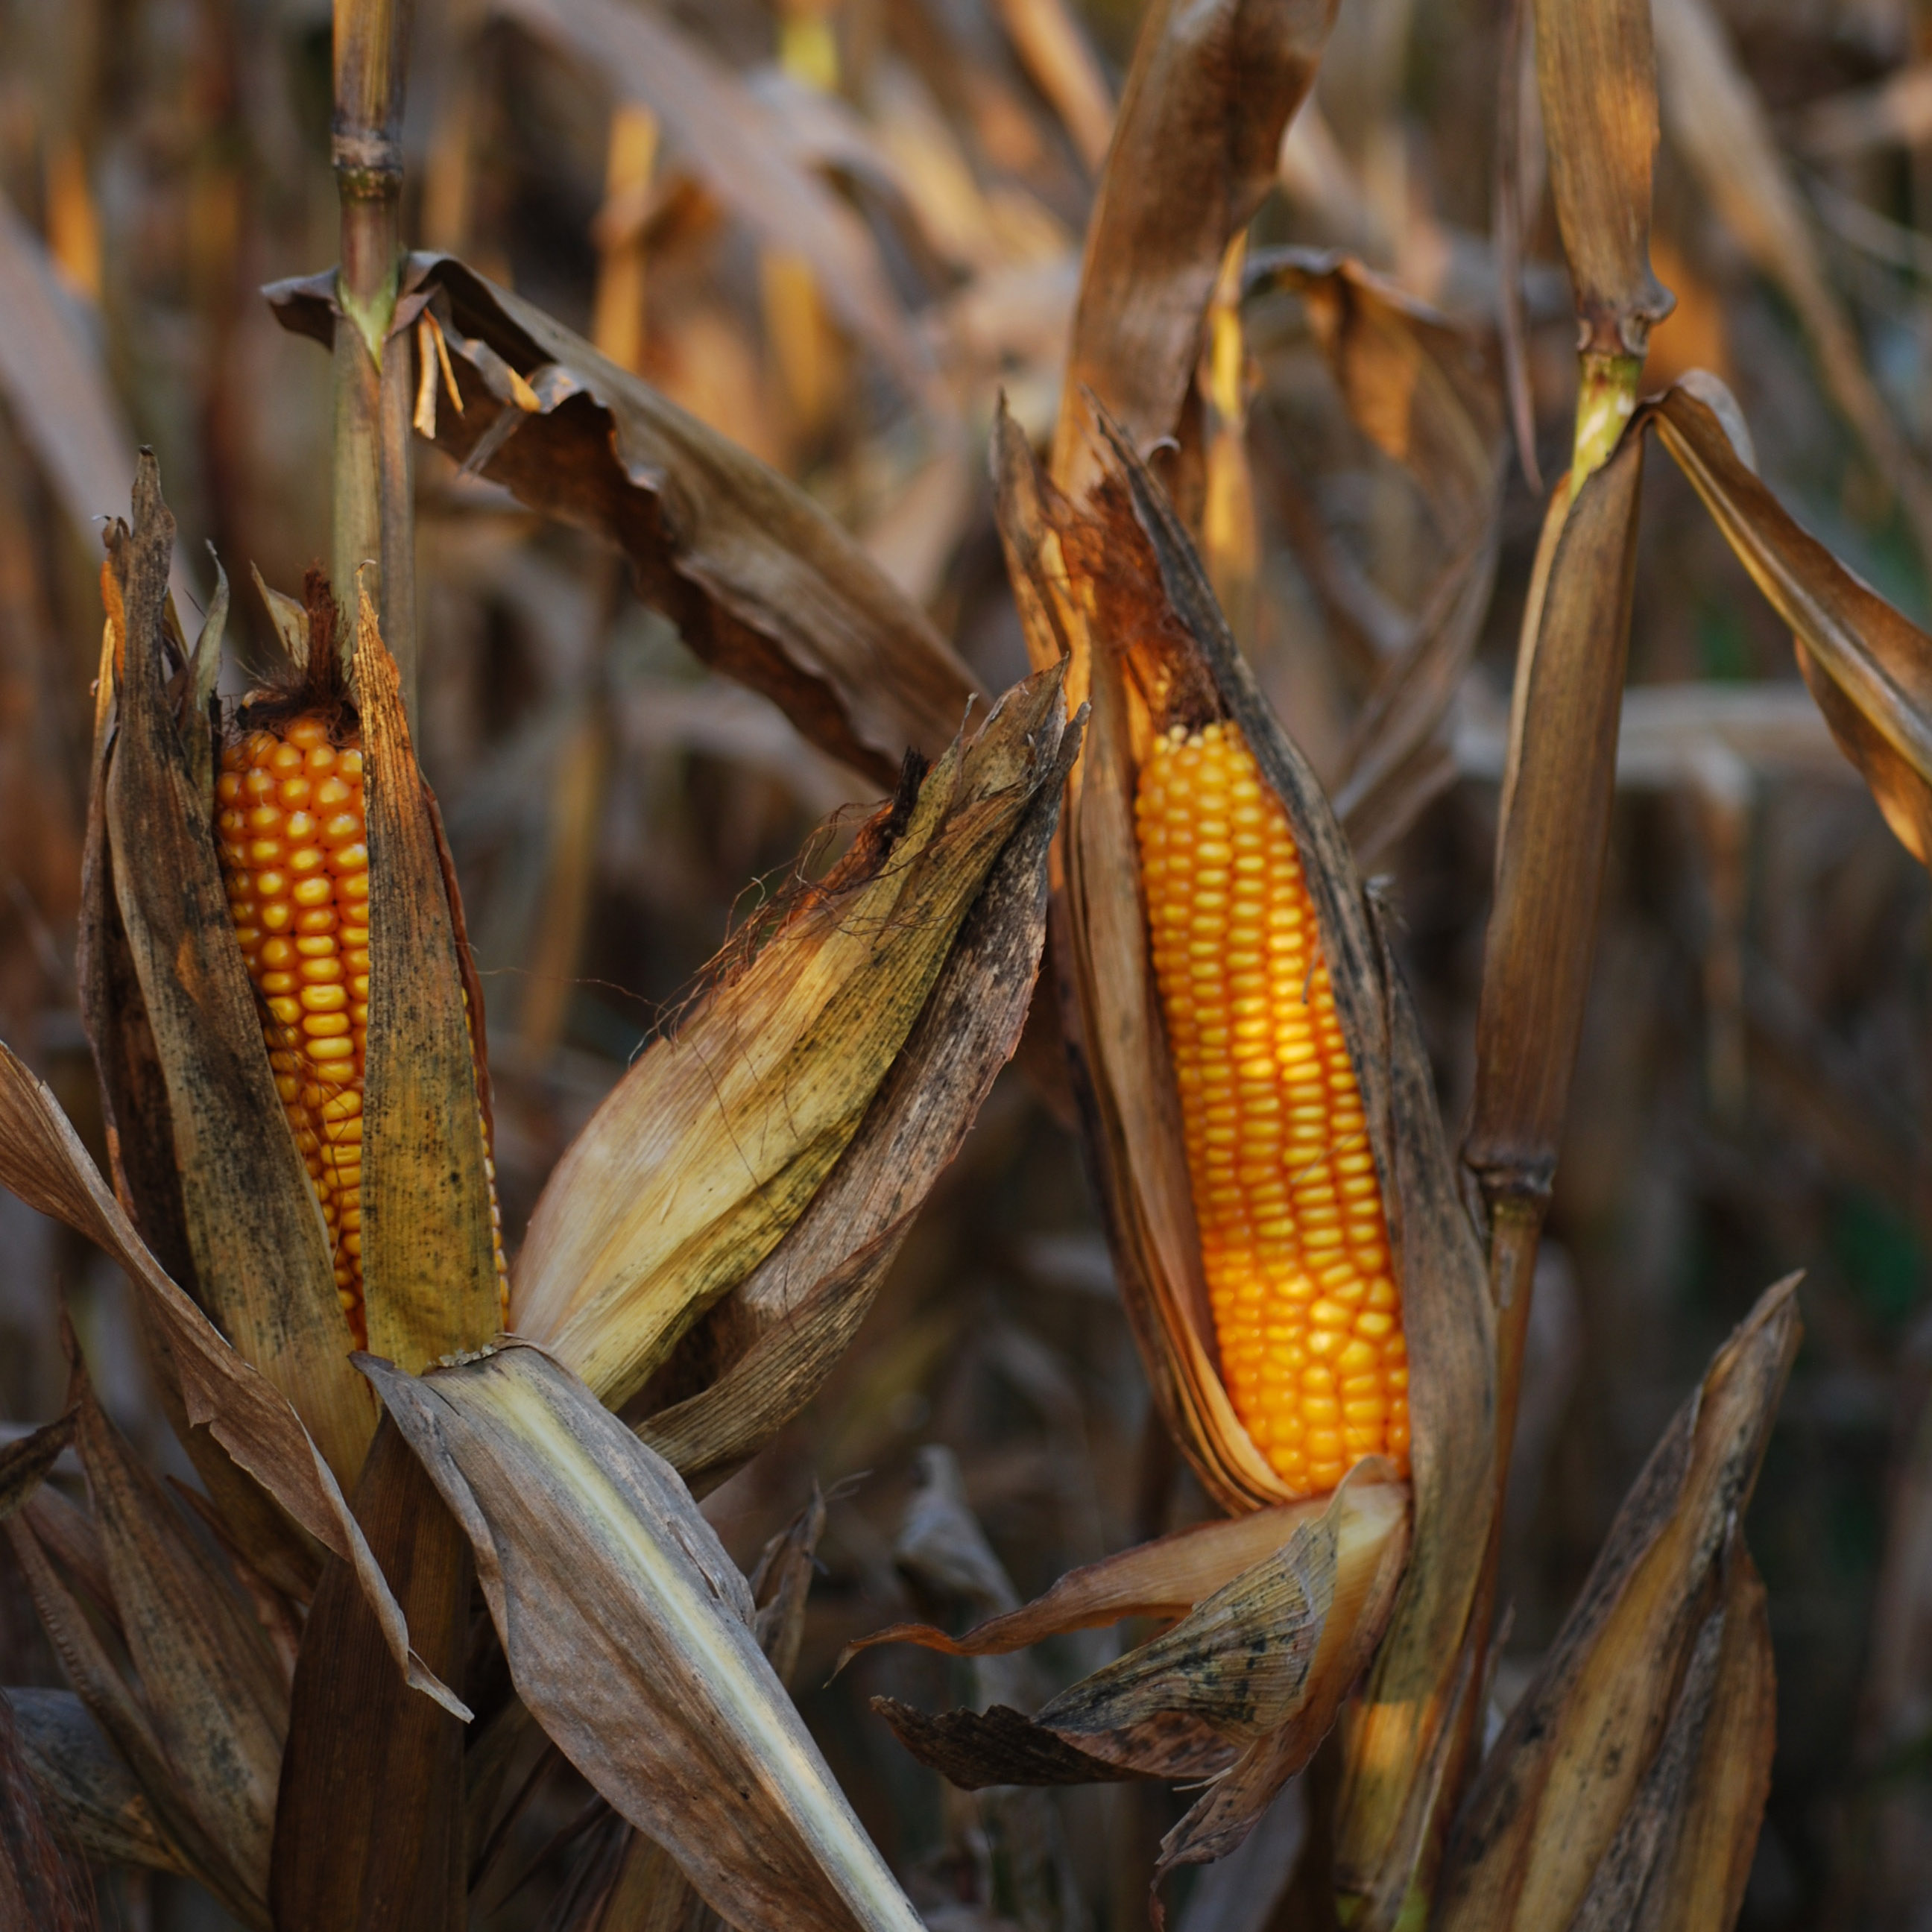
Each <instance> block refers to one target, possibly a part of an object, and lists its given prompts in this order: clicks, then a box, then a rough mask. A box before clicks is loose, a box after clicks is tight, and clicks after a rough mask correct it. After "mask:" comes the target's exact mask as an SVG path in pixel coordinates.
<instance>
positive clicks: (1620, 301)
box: [1535, 0, 1671, 361]
mask: <svg viewBox="0 0 1932 1932" xmlns="http://www.w3.org/2000/svg"><path fill="white" fill-rule="evenodd" d="M1535 5H1536V75H1537V84H1538V89H1539V90H1540V92H1541V94H1542V96H1543V122H1544V130H1545V134H1546V137H1547V140H1548V142H1549V147H1550V191H1551V195H1552V198H1553V199H1554V200H1555V202H1556V219H1557V222H1558V224H1559V226H1560V227H1561V228H1562V232H1563V248H1564V252H1565V254H1566V255H1568V257H1569V260H1570V275H1571V282H1572V284H1574V288H1575V291H1576V298H1577V318H1578V320H1579V323H1580V347H1582V348H1583V350H1585V351H1586V353H1590V354H1592V355H1597V356H1634V357H1636V358H1637V359H1639V360H1640V361H1641V360H1642V359H1643V353H1644V350H1645V348H1646V344H1648V341H1649V335H1650V329H1651V325H1652V323H1655V322H1658V321H1659V320H1661V319H1662V318H1663V317H1664V316H1666V315H1667V314H1670V308H1671V298H1670V295H1669V293H1667V291H1666V290H1664V289H1663V288H1662V287H1660V286H1659V284H1658V281H1657V278H1656V277H1655V275H1652V273H1651V268H1650V179H1651V169H1652V164H1653V163H1654V162H1655V159H1656V155H1657V58H1656V53H1655V49H1654V48H1653V47H1652V43H1651V23H1650V13H1651V7H1650V0H1535Z"/></svg>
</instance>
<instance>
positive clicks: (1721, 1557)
mask: <svg viewBox="0 0 1932 1932" xmlns="http://www.w3.org/2000/svg"><path fill="white" fill-rule="evenodd" d="M1797 1280H1798V1278H1797V1277H1796V1276H1795V1275H1794V1276H1792V1277H1789V1278H1788V1279H1787V1280H1784V1281H1781V1282H1780V1283H1778V1284H1777V1286H1775V1287H1773V1288H1771V1289H1767V1290H1766V1292H1765V1294H1764V1295H1763V1298H1761V1299H1760V1301H1759V1303H1758V1304H1757V1307H1756V1308H1754V1310H1752V1312H1751V1314H1750V1315H1749V1316H1748V1317H1747V1318H1746V1319H1745V1321H1744V1322H1742V1323H1741V1324H1740V1325H1739V1327H1738V1328H1737V1330H1736V1332H1735V1333H1734V1334H1733V1335H1732V1337H1730V1340H1729V1341H1727V1343H1725V1345H1724V1347H1723V1348H1722V1349H1720V1350H1719V1351H1718V1354H1717V1355H1716V1356H1715V1358H1713V1359H1712V1363H1711V1366H1710V1367H1709V1370H1706V1373H1705V1376H1704V1379H1703V1382H1702V1384H1701V1385H1700V1387H1699V1388H1697V1391H1695V1392H1694V1394H1693V1395H1692V1396H1691V1399H1690V1400H1689V1401H1688V1402H1687V1403H1685V1406H1684V1407H1683V1408H1682V1409H1680V1410H1679V1412H1678V1414H1677V1416H1676V1420H1675V1421H1673V1423H1672V1424H1671V1426H1670V1428H1669V1429H1668V1430H1667V1431H1666V1432H1665V1433H1664V1439H1663V1440H1662V1441H1661V1442H1660V1443H1659V1444H1658V1447H1657V1448H1656V1449H1655V1451H1652V1455H1651V1458H1650V1460H1649V1463H1646V1466H1645V1467H1644V1469H1643V1473H1642V1474H1641V1475H1640V1476H1639V1477H1638V1478H1637V1482H1636V1484H1634V1487H1632V1489H1631V1493H1630V1494H1629V1496H1628V1498H1626V1499H1625V1503H1624V1506H1623V1508H1622V1511H1620V1512H1619V1514H1618V1517H1617V1520H1616V1523H1614V1524H1613V1526H1612V1527H1611V1530H1610V1537H1609V1539H1608V1541H1607V1542H1606V1543H1605V1544H1604V1549H1603V1550H1602V1553H1601V1554H1600V1555H1599V1556H1598V1559H1597V1562H1596V1565H1595V1568H1593V1569H1592V1571H1591V1574H1590V1577H1589V1580H1588V1581H1587V1582H1586V1583H1585V1585H1584V1586H1583V1592H1582V1595H1580V1597H1579V1598H1578V1600H1577V1606H1576V1607H1575V1609H1574V1610H1572V1611H1571V1614H1570V1616H1569V1618H1568V1621H1567V1622H1565V1625H1564V1627H1563V1628H1562V1631H1560V1632H1559V1634H1558V1637H1557V1639H1556V1643H1554V1644H1553V1646H1551V1648H1550V1652H1549V1655H1548V1656H1547V1658H1546V1659H1545V1661H1544V1666H1543V1668H1542V1669H1541V1671H1540V1672H1539V1673H1538V1675H1537V1677H1536V1679H1535V1681H1534V1682H1532V1685H1530V1687H1529V1689H1528V1690H1527V1691H1526V1692H1525V1693H1524V1694H1523V1700H1522V1701H1521V1703H1519V1704H1518V1705H1517V1708H1516V1709H1515V1711H1514V1712H1513V1713H1512V1715H1511V1718H1510V1721H1509V1722H1508V1724H1507V1725H1506V1726H1505V1727H1504V1730H1503V1734H1502V1736H1501V1737H1500V1738H1499V1739H1498V1740H1497V1742H1496V1747H1495V1748H1494V1749H1493V1751H1491V1752H1490V1755H1489V1757H1488V1758H1487V1760H1485V1762H1484V1766H1483V1768H1482V1770H1481V1772H1480V1773H1479V1774H1478V1777H1477V1779H1476V1781H1475V1785H1474V1787H1473V1788H1472V1790H1471V1792H1470V1793H1469V1799H1468V1800H1467V1802H1466V1805H1465V1806H1464V1808H1463V1813H1462V1815H1461V1817H1460V1820H1459V1821H1458V1823H1457V1832H1456V1836H1455V1838H1454V1840H1453V1841H1451V1846H1450V1848H1449V1852H1448V1857H1447V1858H1446V1859H1445V1862H1444V1865H1443V1869H1442V1884H1441V1889H1440V1891H1439V1895H1438V1901H1437V1917H1436V1920H1435V1921H1433V1922H1434V1923H1436V1924H1439V1925H1440V1926H1442V1927H1444V1928H1445V1932H1465V1928H1468V1932H1475V1928H1477V1927H1481V1928H1482V1932H1505V1928H1508V1927H1517V1926H1520V1927H1526V1928H1527V1927H1545V1926H1567V1927H1573V1928H1589V1932H1597V1928H1599V1927H1608V1926H1610V1925H1638V1926H1643V1927H1663V1926H1670V1927H1679V1926H1682V1927H1691V1926H1711V1927H1715V1926H1721V1925H1728V1924H1730V1921H1731V1919H1732V1918H1733V1917H1734V1916H1735V1915H1736V1911H1737V1908H1738V1906H1739V1903H1741V1901H1742V1889H1743V1879H1744V1875H1745V1872H1746V1871H1747V1870H1748V1868H1749V1864H1750V1848H1751V1844H1752V1843H1753V1842H1754V1840H1755V1838H1756V1837H1757V1819H1758V1817H1759V1815H1760V1814H1761V1812H1762V1811H1763V1802H1764V1795H1765V1792H1766V1789H1767V1787H1768V1784H1769V1771H1770V1758H1771V1745H1772V1715H1773V1712H1772V1697H1771V1696H1770V1671H1771V1658H1770V1646H1769V1632H1768V1631H1767V1630H1766V1627H1765V1624H1764V1619H1763V1589H1762V1586H1760V1584H1759V1583H1757V1577H1756V1573H1755V1572H1754V1571H1753V1569H1752V1568H1751V1559H1750V1557H1749V1556H1748V1554H1747V1553H1746V1552H1745V1548H1744V1543H1743V1538H1742V1531H1741V1529H1740V1527H1739V1526H1740V1523H1741V1522H1742V1518H1743V1517H1744V1514H1745V1510H1746V1508H1747V1507H1748V1504H1749V1502H1750V1500H1751V1490H1752V1487H1753V1486H1754V1484H1755V1482H1756V1481H1757V1472H1758V1467H1759V1465H1760V1463H1761V1461H1762V1460H1763V1455H1764V1449H1765V1444H1766V1441H1767V1440H1768V1439H1769V1435H1770V1432H1771V1424H1772V1417H1773V1415H1775V1412H1776V1409H1777V1406H1778V1395H1779V1393H1780V1391H1781V1390H1782V1388H1783V1387H1784V1378H1785V1376H1786V1374H1787V1372H1788V1371H1789V1370H1790V1365H1791V1359H1792V1357H1793V1355H1795V1354H1796V1351H1797V1346H1798V1333H1799V1325H1798V1316H1797V1306H1796V1286H1797Z"/></svg>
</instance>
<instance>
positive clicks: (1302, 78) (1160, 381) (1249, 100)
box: [1052, 0, 1335, 495]
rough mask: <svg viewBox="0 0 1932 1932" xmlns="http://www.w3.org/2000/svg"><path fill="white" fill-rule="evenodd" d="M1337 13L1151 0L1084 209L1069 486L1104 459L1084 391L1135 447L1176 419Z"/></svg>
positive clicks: (1056, 457)
mask: <svg viewBox="0 0 1932 1932" xmlns="http://www.w3.org/2000/svg"><path fill="white" fill-rule="evenodd" d="M1334 12H1335V10H1334V6H1333V5H1331V4H1330V0H1211V4H1208V5H1198V4H1190V0H1160V4H1157V5H1155V6H1154V7H1150V8H1149V9H1148V13H1147V14H1146V17H1145V19H1144V20H1142V23H1141V28H1140V35H1139V39H1138V40H1136V43H1135V47H1134V61H1133V68H1131V69H1130V71H1129V73H1128V75H1127V85H1126V86H1125V88H1124V89H1123V91H1122V93H1121V104H1120V108H1119V111H1118V114H1117V115H1116V117H1115V128H1114V139H1113V145H1112V148H1110V149H1109V153H1108V157H1107V168H1106V173H1105V175H1103V177H1102V180H1101V183H1100V194H1099V196H1098V198H1097V199H1096V201H1095V202H1094V212H1093V215H1092V217H1091V220H1089V223H1088V229H1087V248H1086V254H1085V258H1084V260H1083V262H1082V268H1081V278H1080V296H1079V304H1078V306H1077V307H1076V310H1075V312H1074V319H1073V344H1072V347H1071V350H1070V355H1069V359H1068V362H1067V378H1066V383H1065V386H1064V388H1063V389H1062V390H1061V408H1060V422H1059V425H1058V428H1057V429H1056V431H1055V436H1054V446H1053V460H1052V475H1053V478H1054V481H1055V482H1056V483H1058V484H1059V485H1060V487H1061V488H1062V489H1064V490H1067V492H1068V493H1070V494H1073V495H1077V494H1078V493H1079V492H1080V491H1081V490H1082V489H1084V488H1085V486H1086V484H1088V483H1089V482H1090V481H1092V479H1093V477H1094V475H1095V473H1096V471H1097V461H1096V458H1097V454H1098V452H1097V446H1095V444H1094V442H1093V440H1092V437H1093V427H1094V419H1093V416H1092V415H1091V413H1090V411H1089V409H1088V404H1087V401H1086V400H1085V398H1086V397H1087V395H1088V392H1091V393H1092V395H1094V397H1096V398H1098V399H1099V401H1100V404H1102V405H1103V407H1105V408H1106V410H1109V411H1110V412H1111V413H1112V414H1113V415H1114V416H1116V417H1117V418H1118V419H1119V420H1120V422H1121V423H1122V425H1124V428H1125V429H1126V431H1127V434H1128V435H1129V436H1130V437H1131V438H1132V440H1133V443H1134V445H1135V446H1136V449H1146V448H1147V447H1148V446H1149V445H1150V444H1151V443H1154V442H1156V441H1157V440H1159V439H1160V437H1164V436H1166V435H1168V434H1169V433H1170V432H1171V431H1172V429H1173V428H1174V425H1175V421H1176V419H1178V416H1179V415H1180V413H1181V401H1182V399H1183V398H1184V396H1185V395H1187V386H1188V383H1189V382H1190V380H1191V378H1192V377H1193V371H1194V364H1195V358H1196V352H1197V350H1198V348H1199V338H1200V332H1201V323H1202V317H1203V316H1204V315H1205V313H1206V311H1207V308H1208V297H1209V296H1210V295H1211V293H1212V292H1213V290H1214V278H1215V277H1216V275H1217V273H1218V272H1220V266H1221V257H1222V255H1223V253H1224V252H1225V251H1226V248H1227V245H1228V243H1229V239H1230V238H1231V237H1232V236H1234V235H1235V233H1237V232H1238V230H1240V229H1242V228H1244V227H1245V226H1247V222H1248V220H1249V217H1250V216H1251V215H1253V213H1254V211H1255V210H1256V208H1258V207H1259V205H1261V202H1262V197H1263V196H1265V194H1266V193H1268V190H1269V188H1270V187H1271V186H1272V185H1273V184H1274V175H1275V163H1276V157H1277V155H1278V154H1279V153H1280V148H1281V136H1282V130H1283V129H1284V128H1285V127H1286V126H1287V125H1288V123H1289V119H1290V118H1291V117H1292V115H1293V114H1294V113H1295V110H1296V109H1297V108H1298V107H1300V106H1301V102H1302V100H1303V98H1304V96H1305V95H1307V92H1308V89H1309V86H1310V83H1312V82H1313V80H1314V78H1315V69H1316V63H1317V62H1319V60H1320V59H1321V58H1322V48H1323V47H1324V46H1325V45H1326V43H1327V41H1328V29H1329V26H1330V25H1331V23H1332V21H1333V20H1334Z"/></svg>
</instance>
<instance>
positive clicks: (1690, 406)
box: [1646, 373, 1932, 865]
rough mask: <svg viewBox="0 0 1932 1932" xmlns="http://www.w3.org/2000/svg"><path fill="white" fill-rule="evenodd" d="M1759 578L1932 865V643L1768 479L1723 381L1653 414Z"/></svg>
mask: <svg viewBox="0 0 1932 1932" xmlns="http://www.w3.org/2000/svg"><path fill="white" fill-rule="evenodd" d="M1646 422H1647V424H1648V425H1649V426H1650V427H1652V428H1654V429H1655V431H1656V433H1657V434H1658V437H1660V438H1661V440H1662V442H1663V443H1664V448H1665V449H1667V450H1669V451H1670V454H1671V455H1672V456H1673V457H1674V458H1676V460H1677V463H1678V466H1679V468H1680V469H1682V470H1683V472H1684V473H1685V475H1686V476H1688V478H1690V479H1691V484H1692V486H1693V487H1694V488H1695V489H1696V490H1697V493H1698V495H1699V496H1700V497H1702V498H1703V501H1704V504H1705V507H1706V508H1707V509H1709V511H1710V512H1711V514H1712V516H1713V517H1715V518H1716V519H1717V522H1718V528H1719V529H1721V530H1722V531H1723V532H1724V535H1725V537H1726V538H1727V540H1728V541H1729V542H1730V546H1731V547H1732V549H1733V550H1735V551H1736V553H1737V556H1738V559H1739V562H1742V564H1743V565H1744V566H1745V568H1746V569H1747V570H1748V571H1750V572H1751V578H1752V580H1753V581H1754V583H1756V584H1757V586H1758V588H1759V589H1760V590H1762V591H1763V592H1764V594H1765V595H1766V597H1767V598H1769V599H1770V601H1771V604H1772V607H1773V608H1774V609H1775V610H1776V611H1777V612H1778V615H1779V616H1781V617H1782V618H1783V619H1784V621H1785V622H1787V624H1789V625H1790V626H1791V628H1792V630H1793V632H1794V633H1795V634H1796V635H1795V640H1794V641H1795V643H1796V649H1797V652H1798V664H1799V669H1800V670H1802V672H1803V673H1805V682H1806V683H1807V684H1808V685H1810V686H1811V694H1812V695H1813V697H1815V698H1816V699H1817V702H1818V708H1819V709H1820V711H1822V712H1823V713H1824V715H1825V720H1826V723H1827V724H1829V725H1830V726H1831V727H1832V735H1833V736H1835V738H1836V739H1838V743H1839V745H1840V746H1841V748H1843V751H1844V753H1845V755H1846V757H1849V759H1850V760H1852V763H1854V764H1855V765H1856V766H1858V769H1859V770H1860V771H1861V772H1863V773H1864V778H1865V781H1866V783H1867V784H1869V785H1870V787H1871V790H1872V795H1873V797H1874V798H1876V799H1877V801H1878V804H1879V810H1880V811H1882V812H1883V813H1884V814H1885V822H1886V823H1887V824H1888V825H1889V826H1891V829H1892V830H1893V831H1894V832H1895V833H1896V834H1897V836H1898V838H1899V841H1900V844H1903V846H1904V847H1906V850H1908V851H1909V852H1910V853H1912V856H1914V857H1915V859H1918V862H1919V863H1920V864H1921V865H1932V638H1928V637H1927V636H1926V634H1925V633H1924V631H1921V629H1919V628H1918V625H1915V624H1914V623H1912V622H1910V621H1909V619H1906V617H1905V616H1903V615H1901V614H1900V612H1898V611H1897V610H1894V608H1893V607H1892V606H1891V604H1888V603H1887V602H1886V601H1885V599H1884V598H1882V597H1880V596H1879V595H1878V593H1877V592H1876V591H1874V590H1873V589H1870V587H1869V586H1867V585H1865V584H1864V583H1861V582H1860V581H1859V580H1858V578H1856V577H1854V576H1853V575H1852V573H1851V572H1850V571H1849V570H1847V569H1846V568H1845V567H1844V565H1843V564H1841V562H1839V561H1838V559H1837V558H1836V557H1835V556H1833V555H1832V553H1831V552H1830V551H1829V550H1827V549H1826V547H1825V546H1824V545H1823V544H1821V543H1820V542H1819V541H1817V538H1814V537H1812V536H1811V535H1808V534H1807V533H1806V532H1805V531H1804V530H1803V529H1800V528H1799V525H1798V523H1796V520H1794V519H1793V517H1792V516H1791V515H1790V513H1789V512H1788V511H1787V510H1786V509H1785V508H1784V506H1783V505H1781V503H1780V502H1778V499H1777V498H1776V497H1775V496H1773V495H1772V493H1771V491H1770V490H1769V489H1767V488H1766V487H1765V485H1764V484H1763V482H1762V481H1760V479H1759V478H1758V476H1757V473H1756V472H1755V470H1754V468H1753V466H1752V464H1751V460H1750V456H1749V453H1748V452H1749V446H1748V443H1745V447H1744V448H1743V449H1742V450H1741V449H1740V448H1739V442H1740V441H1741V440H1742V428H1741V426H1742V417H1741V416H1739V414H1738V411H1737V405H1736V403H1735V402H1734V401H1732V399H1731V396H1730V392H1729V391H1728V390H1727V389H1724V386H1723V385H1722V384H1721V383H1719V382H1718V380H1717V379H1716V378H1715V377H1712V376H1709V375H1706V374H1701V373H1700V374H1698V375H1697V376H1696V377H1694V378H1693V377H1687V378H1686V379H1685V381H1683V382H1682V383H1678V384H1676V386H1673V388H1672V389H1670V391H1669V392H1667V394H1666V395H1664V396H1662V397H1661V398H1658V399H1656V400H1655V401H1653V402H1652V404H1649V406H1648V407H1647V410H1646Z"/></svg>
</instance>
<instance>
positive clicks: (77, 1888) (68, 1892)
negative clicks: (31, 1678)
mask: <svg viewBox="0 0 1932 1932" xmlns="http://www.w3.org/2000/svg"><path fill="white" fill-rule="evenodd" d="M100 1923H101V1920H100V1916H99V1914H98V1912H96V1910H95V1902H94V1887H93V1885H92V1883H91V1882H89V1878H88V1875H87V1870H86V1867H85V1866H84V1865H83V1864H81V1862H80V1860H79V1859H78V1858H73V1857H71V1856H70V1855H69V1854H68V1852H66V1851H65V1849H63V1847H62V1845H61V1843H59V1841H58V1839H57V1838H55V1835H54V1832H53V1831H52V1829H51V1827H50V1825H49V1820H48V1817H47V1814H46V1808H45V1807H44V1806H43V1805H42V1803H41V1802H40V1794H39V1792H38V1790H37V1788H36V1787H35V1784H34V1778H33V1776H32V1773H31V1769H30V1768H29V1766H28V1761H27V1757H26V1752H25V1751H23V1748H22V1745H21V1742H20V1734H19V1732H18V1730H17V1728H16V1726H15V1724H14V1720H13V1709H12V1707H11V1706H10V1702H9V1700H8V1698H7V1696H6V1694H4V1693H0V1925H7V1926H18V1927H21V1928H22V1932H27V1928H28V1927H31V1932H95V1928H96V1927H98V1926H99V1924H100Z"/></svg>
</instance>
